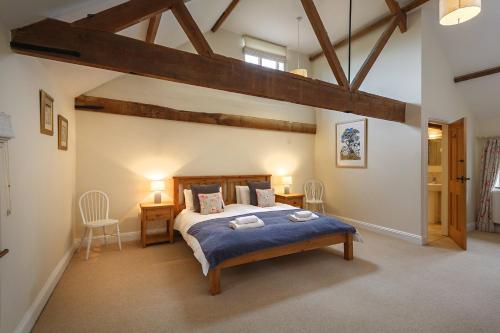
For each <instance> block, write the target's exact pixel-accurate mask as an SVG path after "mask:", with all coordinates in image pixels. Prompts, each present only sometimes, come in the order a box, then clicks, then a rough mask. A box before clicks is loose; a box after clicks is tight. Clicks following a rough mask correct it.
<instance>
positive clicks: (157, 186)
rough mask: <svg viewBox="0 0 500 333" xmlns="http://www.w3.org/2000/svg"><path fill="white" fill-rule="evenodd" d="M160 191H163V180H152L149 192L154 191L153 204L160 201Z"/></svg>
mask: <svg viewBox="0 0 500 333" xmlns="http://www.w3.org/2000/svg"><path fill="white" fill-rule="evenodd" d="M161 191H165V181H164V180H152V181H151V192H155V204H159V203H161Z"/></svg>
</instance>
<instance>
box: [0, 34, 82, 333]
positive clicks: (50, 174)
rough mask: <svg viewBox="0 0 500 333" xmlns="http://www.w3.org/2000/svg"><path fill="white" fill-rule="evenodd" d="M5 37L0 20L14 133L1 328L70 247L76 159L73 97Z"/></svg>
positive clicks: (2, 79)
mask: <svg viewBox="0 0 500 333" xmlns="http://www.w3.org/2000/svg"><path fill="white" fill-rule="evenodd" d="M9 39H10V34H9V31H7V30H6V29H4V28H3V27H1V26H0V73H1V74H0V111H1V112H5V113H7V114H9V115H11V116H12V125H13V128H14V132H15V135H16V137H15V139H13V140H11V141H10V142H9V149H10V175H11V184H12V190H11V193H12V215H11V216H9V217H5V216H2V221H1V224H2V225H1V226H0V227H1V243H2V245H1V246H2V247H4V248H9V249H10V253H9V254H8V255H7V256H6V257H4V258H2V259H1V260H0V280H1V282H0V290H1V291H0V293H1V294H0V307H1V312H0V332H2V333H4V332H5V333H7V332H9V333H10V332H13V331H14V329H16V327H18V325H19V323H20V322H21V321H22V320H23V316H24V315H25V314H26V313H28V312H29V310H30V306H31V305H32V304H34V303H33V302H34V301H35V299H36V297H37V296H38V295H39V293H40V291H41V290H42V288H43V287H44V285H46V283H47V281H48V278H49V276H50V274H51V273H52V272H53V270H54V268H55V267H56V265H58V263H60V262H61V260H62V259H63V258H64V256H65V254H67V253H68V251H70V250H71V249H72V246H73V234H72V225H73V224H72V220H73V216H74V207H73V202H74V201H73V200H74V191H75V161H76V155H75V152H76V149H75V134H76V133H75V117H74V111H73V107H72V105H73V100H72V98H71V97H72V96H69V95H67V94H66V93H65V92H64V90H62V89H61V87H60V86H59V85H58V81H57V80H56V78H55V77H54V75H53V73H52V72H50V71H49V70H48V68H47V67H46V66H45V65H44V64H43V63H42V62H40V61H39V60H37V59H35V58H28V57H24V56H19V55H14V54H12V53H11V51H10V48H9V44H8V41H9ZM39 89H43V90H45V91H46V92H47V93H49V94H50V95H51V96H52V97H54V99H55V117H56V118H55V122H54V126H55V130H54V136H46V135H42V134H41V133H40V125H39ZM57 114H62V115H64V116H65V117H66V118H67V119H68V120H69V136H70V137H69V150H68V151H60V150H58V149H57ZM5 194H6V193H5V191H2V193H1V196H2V200H5ZM4 208H5V207H4ZM4 213H5V211H2V214H4ZM40 305H42V306H43V304H40ZM38 310H41V308H38ZM35 311H36V309H35ZM37 314H38V313H34V317H31V318H28V317H25V318H24V319H36V316H37ZM18 328H21V327H20V326H19V327H18ZM27 328H28V329H30V327H29V324H28V326H27Z"/></svg>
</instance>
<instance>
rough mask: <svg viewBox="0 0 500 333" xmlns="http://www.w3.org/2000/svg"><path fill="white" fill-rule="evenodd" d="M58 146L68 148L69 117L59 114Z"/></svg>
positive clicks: (63, 148)
mask: <svg viewBox="0 0 500 333" xmlns="http://www.w3.org/2000/svg"><path fill="white" fill-rule="evenodd" d="M57 148H58V149H60V150H68V119H66V118H64V117H63V116H61V115H57Z"/></svg>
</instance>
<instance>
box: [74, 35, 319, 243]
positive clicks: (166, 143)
mask: <svg viewBox="0 0 500 333" xmlns="http://www.w3.org/2000/svg"><path fill="white" fill-rule="evenodd" d="M207 39H208V40H209V42H210V45H211V46H212V47H213V48H214V50H215V52H217V53H220V54H224V55H228V56H232V57H238V56H239V57H241V46H240V42H241V37H240V36H238V35H236V34H233V33H229V32H227V31H219V32H218V33H217V34H211V33H208V34H207ZM183 48H185V49H189V48H190V46H189V45H185V46H184V47H183ZM88 95H92V96H98V97H107V98H115V99H122V100H129V101H135V102H142V103H149V104H156V105H162V106H168V107H173V108H177V109H181V110H187V111H199V112H220V113H229V114H238V115H249V116H255V117H263V118H272V119H283V120H289V121H298V122H307V123H315V112H314V110H313V109H312V108H309V107H304V106H299V105H294V104H289V103H284V102H279V101H272V100H266V99H261V98H256V97H251V96H244V95H239V94H234V93H228V92H222V91H217V90H213V89H206V88H200V87H195V86H189V85H184V84H178V83H172V82H167V81H162V80H155V79H150V78H142V77H138V76H132V75H124V76H121V77H119V78H117V79H115V80H113V81H110V82H108V83H106V84H104V85H102V86H100V87H98V88H96V89H94V90H92V91H90V92H88ZM76 118H77V127H78V128H77V131H78V148H77V183H76V192H77V194H78V195H79V194H81V193H83V192H84V191H87V190H89V189H94V188H98V189H101V190H104V191H106V192H107V193H108V194H109V195H110V199H111V215H112V216H113V217H115V218H119V219H120V220H121V221H122V224H121V230H122V231H123V232H133V231H138V230H139V220H138V213H139V206H138V204H139V203H140V202H144V201H151V200H152V197H151V193H150V191H149V179H150V178H158V177H161V178H163V177H165V178H166V179H171V177H172V176H174V175H220V174H256V173H264V174H268V173H270V174H273V175H275V176H277V175H285V174H287V175H292V176H293V177H294V185H293V186H292V190H295V191H299V192H302V191H301V188H302V185H303V183H304V182H305V181H306V180H307V179H310V178H313V177H314V141H315V139H314V135H309V134H297V133H287V132H276V131H265V130H257V129H244V128H237V127H226V126H216V125H205V124H195V123H186V122H175V121H167V120H155V119H145V118H137V117H124V116H115V115H105V114H97V113H92V112H80V111H78V112H77V116H76ZM273 182H274V184H275V186H276V187H277V190H278V191H280V190H281V186H280V184H279V183H280V179H279V177H273ZM167 188H168V190H167V191H166V193H165V194H166V195H167V196H168V198H169V199H170V198H171V195H172V190H173V189H172V184H171V181H169V183H167ZM81 233H82V228H81V223H80V219H79V218H78V219H77V237H80V235H81Z"/></svg>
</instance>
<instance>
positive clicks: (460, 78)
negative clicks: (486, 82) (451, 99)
mask: <svg viewBox="0 0 500 333" xmlns="http://www.w3.org/2000/svg"><path fill="white" fill-rule="evenodd" d="M498 73H500V66H499V67H493V68H488V69H484V70H482V71H479V72H474V73H469V74H465V75H460V76H457V77H456V78H455V79H454V81H455V83H458V82H463V81H468V80H473V79H478V78H480V77H484V76H488V75H493V74H498Z"/></svg>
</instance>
